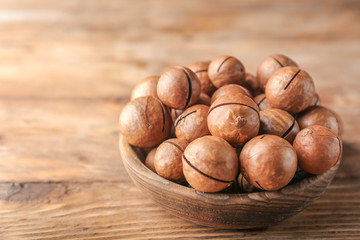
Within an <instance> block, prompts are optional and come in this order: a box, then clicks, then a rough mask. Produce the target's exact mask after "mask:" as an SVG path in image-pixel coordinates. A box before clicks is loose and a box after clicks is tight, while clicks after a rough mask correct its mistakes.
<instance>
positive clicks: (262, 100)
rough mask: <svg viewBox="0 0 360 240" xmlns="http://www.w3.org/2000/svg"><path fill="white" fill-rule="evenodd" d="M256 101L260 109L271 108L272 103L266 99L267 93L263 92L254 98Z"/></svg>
mask: <svg viewBox="0 0 360 240" xmlns="http://www.w3.org/2000/svg"><path fill="white" fill-rule="evenodd" d="M254 101H255V103H256V104H257V105H258V106H259V109H260V110H265V109H269V108H271V106H270V103H269V102H268V100H267V99H266V96H265V93H261V94H259V95H257V96H256V97H255V98H254Z"/></svg>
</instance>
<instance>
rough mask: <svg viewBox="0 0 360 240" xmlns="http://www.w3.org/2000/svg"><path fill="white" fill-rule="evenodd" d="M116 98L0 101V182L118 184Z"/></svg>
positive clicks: (121, 170) (122, 178) (121, 171)
mask: <svg viewBox="0 0 360 240" xmlns="http://www.w3.org/2000/svg"><path fill="white" fill-rule="evenodd" d="M122 105H123V104H121V103H120V102H119V101H117V100H116V99H104V100H97V101H94V100H91V99H90V100H89V99H85V100H71V99H70V100H61V101H57V100H47V101H41V100H40V101H37V100H31V99H29V100H27V101H26V100H18V101H17V100H4V99H2V100H1V101H0V126H1V132H0V135H1V136H0V157H1V161H0V182H4V181H5V182H13V181H14V182H24V181H25V182H36V181H55V182H57V181H85V182H88V181H124V182H128V181H129V180H128V178H127V176H126V173H125V170H124V167H123V164H122V161H121V158H120V154H119V152H118V147H117V143H118V129H117V122H118V114H119V112H120V108H121V106H122Z"/></svg>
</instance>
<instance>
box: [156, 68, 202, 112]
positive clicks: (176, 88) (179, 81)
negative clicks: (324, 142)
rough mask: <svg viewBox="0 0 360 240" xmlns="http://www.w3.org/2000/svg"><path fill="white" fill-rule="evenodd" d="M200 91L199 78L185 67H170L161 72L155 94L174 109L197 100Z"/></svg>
mask: <svg viewBox="0 0 360 240" xmlns="http://www.w3.org/2000/svg"><path fill="white" fill-rule="evenodd" d="M200 92H201V85H200V80H199V78H198V77H197V76H196V74H195V73H194V72H193V71H191V70H190V69H188V68H187V67H181V66H176V67H170V68H168V69H167V70H166V71H165V72H164V73H163V74H161V76H160V79H159V82H158V85H157V94H158V96H159V99H160V100H161V102H163V103H164V104H165V105H166V106H169V107H171V108H175V109H185V108H187V107H189V106H191V105H193V104H195V103H196V102H197V100H198V99H199V96H200Z"/></svg>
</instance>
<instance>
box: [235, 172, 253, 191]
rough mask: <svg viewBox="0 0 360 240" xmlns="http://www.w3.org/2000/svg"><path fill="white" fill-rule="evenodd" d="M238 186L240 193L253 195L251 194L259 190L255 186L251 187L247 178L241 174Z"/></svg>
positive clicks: (238, 178)
mask: <svg viewBox="0 0 360 240" xmlns="http://www.w3.org/2000/svg"><path fill="white" fill-rule="evenodd" d="M237 184H238V191H239V192H240V193H251V192H255V191H256V190H258V189H257V188H256V187H254V186H253V185H251V184H250V183H249V182H248V181H247V180H246V178H245V177H244V175H243V174H241V173H240V174H239V176H238V177H237Z"/></svg>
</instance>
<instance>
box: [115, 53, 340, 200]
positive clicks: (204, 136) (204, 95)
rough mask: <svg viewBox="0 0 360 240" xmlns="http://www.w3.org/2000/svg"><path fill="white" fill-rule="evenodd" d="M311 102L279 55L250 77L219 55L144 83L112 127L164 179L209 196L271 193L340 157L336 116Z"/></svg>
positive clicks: (307, 79)
mask: <svg viewBox="0 0 360 240" xmlns="http://www.w3.org/2000/svg"><path fill="white" fill-rule="evenodd" d="M319 103H320V99H319V95H318V94H317V93H316V90H315V85H314V81H313V79H312V78H311V76H310V74H309V73H308V72H307V71H306V70H304V69H302V68H301V67H300V66H299V65H298V64H297V63H296V62H295V61H294V60H292V59H290V58H289V57H287V56H284V55H281V54H274V55H271V56H268V57H266V58H265V59H264V60H263V61H262V62H261V63H260V64H259V66H258V69H257V73H256V76H255V75H252V74H250V73H247V72H246V69H245V67H244V65H243V63H242V62H241V61H240V60H239V59H237V58H236V57H233V56H220V57H217V58H215V59H214V60H212V61H210V62H209V61H204V62H195V63H193V64H190V65H189V66H187V67H186V66H174V67H169V68H168V69H166V70H165V71H164V72H163V73H162V74H161V75H160V76H151V77H148V78H145V79H144V80H143V81H142V82H140V83H138V84H137V85H136V86H135V88H134V89H133V91H132V96H131V102H129V103H128V104H127V105H126V106H125V107H124V108H123V110H122V112H121V114H120V118H119V126H120V133H121V134H122V135H123V136H124V137H125V138H126V140H127V142H128V143H129V144H130V145H132V146H134V147H137V148H141V149H142V150H143V151H144V152H146V153H147V157H146V160H145V163H144V164H145V165H146V166H147V167H148V168H149V169H150V170H151V171H153V172H156V173H157V174H158V175H160V176H161V177H163V178H166V179H168V180H170V181H173V182H175V183H178V184H181V185H183V186H185V187H190V188H194V189H196V190H198V191H201V192H210V193H211V192H226V193H250V192H261V191H271V190H278V189H281V188H283V187H285V186H287V185H289V184H292V183H294V182H296V181H299V180H301V179H303V178H305V177H306V176H309V175H312V174H321V173H324V172H326V171H327V170H329V169H330V168H331V167H333V166H334V165H335V164H336V163H337V162H338V161H339V159H340V158H341V155H342V142H341V138H340V137H341V132H342V122H341V119H340V118H339V116H338V115H337V114H336V113H334V112H333V111H332V110H330V109H327V108H326V107H324V106H320V105H319Z"/></svg>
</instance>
